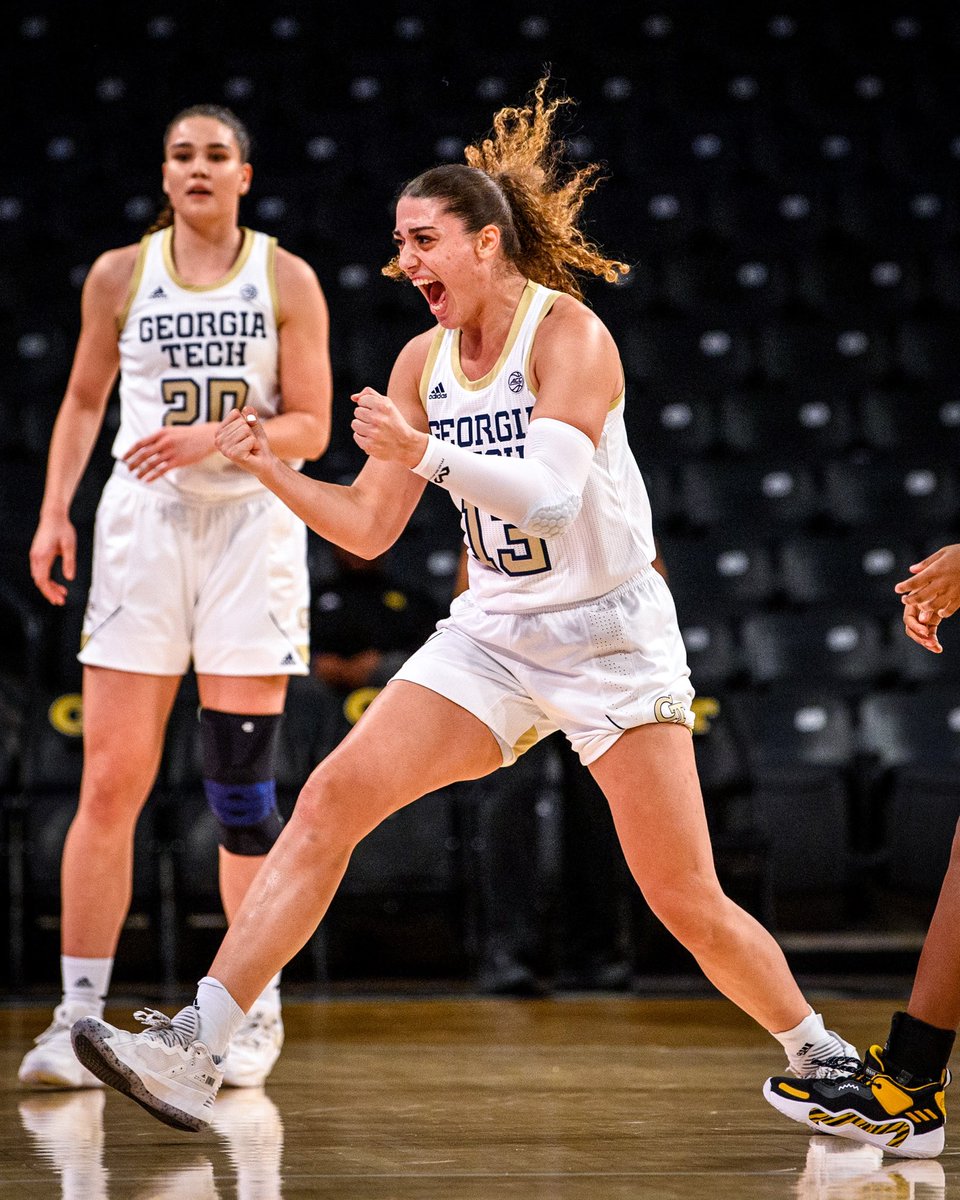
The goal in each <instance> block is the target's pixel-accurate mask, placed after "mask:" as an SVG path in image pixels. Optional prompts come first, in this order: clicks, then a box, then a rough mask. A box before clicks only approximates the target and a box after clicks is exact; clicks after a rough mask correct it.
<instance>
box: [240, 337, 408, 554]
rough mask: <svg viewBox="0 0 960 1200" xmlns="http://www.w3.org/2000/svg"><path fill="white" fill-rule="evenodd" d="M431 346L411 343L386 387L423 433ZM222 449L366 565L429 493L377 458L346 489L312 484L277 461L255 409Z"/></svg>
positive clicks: (242, 419) (242, 417) (396, 534)
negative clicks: (423, 385)
mask: <svg viewBox="0 0 960 1200" xmlns="http://www.w3.org/2000/svg"><path fill="white" fill-rule="evenodd" d="M428 344H429V335H428V336H426V337H424V335H421V336H420V337H419V338H414V340H413V341H412V342H410V343H408V344H407V346H405V347H404V349H403V350H402V351H401V353H400V356H399V357H398V359H397V362H396V365H395V366H394V368H393V371H392V372H391V374H390V382H389V384H388V390H389V392H390V394H391V395H392V396H395V397H396V405H397V408H398V410H399V411H400V412H402V414H403V417H404V420H405V422H406V423H407V424H408V425H409V427H411V428H417V429H420V430H426V428H427V418H426V413H425V412H424V411H423V406H422V405H421V404H420V401H419V396H418V391H417V388H418V384H419V379H420V371H421V370H422V368H423V362H424V359H425V356H426V347H427V345H428ZM251 417H253V421H252V422H251V421H250V418H251ZM217 446H218V448H219V449H220V451H221V453H223V454H224V455H226V457H227V458H229V459H230V460H231V462H235V463H236V464H237V465H238V466H241V467H243V468H244V469H245V470H247V471H250V472H251V474H254V475H256V476H257V478H258V479H259V480H260V481H261V483H263V484H264V486H265V487H267V488H269V489H270V491H272V492H273V493H274V494H275V495H276V496H279V498H280V499H281V500H282V501H283V502H284V504H286V505H287V507H288V508H290V509H292V510H293V512H295V513H296V514H297V516H298V517H300V518H301V519H302V520H303V521H304V522H305V523H306V524H307V525H309V527H310V528H311V529H313V530H314V531H315V532H316V533H318V534H320V536H321V537H324V538H326V539H327V540H328V541H330V542H335V543H336V544H337V545H338V546H343V547H344V548H345V549H347V550H350V551H352V552H353V553H354V554H359V555H360V556H361V557H362V558H375V557H376V556H377V555H378V554H382V553H383V552H384V551H385V550H388V549H389V548H390V546H392V545H393V543H394V542H395V541H396V540H397V538H398V537H399V536H400V534H401V533H402V532H403V529H404V527H405V526H406V524H407V521H408V520H409V519H410V514H411V513H412V512H413V510H414V508H416V505H417V501H418V500H419V499H420V497H421V495H422V494H423V489H424V486H425V482H424V480H422V479H419V478H418V477H417V476H416V475H413V474H412V473H411V472H410V471H408V470H407V469H406V467H404V466H403V465H402V464H400V463H397V462H385V461H380V460H378V459H374V458H371V459H369V460H368V461H367V462H366V463H365V465H364V467H363V469H362V470H361V472H360V473H359V475H358V476H357V478H356V479H355V480H354V482H353V483H352V484H350V485H349V487H343V486H341V485H339V484H333V483H325V482H323V481H322V480H317V479H310V478H309V477H308V476H305V475H303V474H301V473H300V472H299V471H293V470H291V469H290V468H289V467H288V466H287V465H286V464H285V463H284V462H282V461H281V460H280V459H279V458H278V457H277V454H276V452H275V450H274V447H273V443H272V442H269V443H268V441H267V438H266V437H265V435H264V431H263V426H262V425H261V423H260V422H259V421H258V420H256V418H255V414H253V412H252V410H251V409H246V410H244V413H243V414H241V413H238V412H232V413H230V414H229V416H228V417H227V419H226V420H225V421H224V422H223V424H222V425H221V427H220V430H219V432H218V433H217Z"/></svg>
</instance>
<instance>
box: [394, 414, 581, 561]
mask: <svg viewBox="0 0 960 1200" xmlns="http://www.w3.org/2000/svg"><path fill="white" fill-rule="evenodd" d="M524 447H525V448H524V456H523V458H508V457H506V456H502V455H499V454H475V453H474V452H473V451H472V450H465V449H464V448H463V447H462V446H454V445H453V444H452V443H450V442H443V441H441V440H440V439H439V438H436V437H432V436H431V437H430V439H429V441H428V443H427V449H426V452H425V453H424V456H423V458H421V459H420V461H419V462H418V463H417V465H416V466H415V467H414V468H413V470H414V471H415V472H416V474H417V475H422V476H423V477H424V479H429V480H430V481H431V482H432V483H436V484H439V486H440V487H442V488H446V489H447V491H449V492H453V493H455V494H456V495H457V496H462V497H463V498H464V500H467V501H469V502H470V503H471V504H475V505H476V506H477V508H481V509H483V511H484V512H487V513H491V514H492V515H493V516H495V517H500V518H501V520H504V521H509V523H510V524H511V525H515V526H516V527H517V528H518V529H519V530H520V531H521V533H527V534H530V535H531V536H533V537H541V538H549V537H556V535H557V534H558V533H563V531H564V530H565V529H566V528H567V526H568V525H569V524H570V523H571V522H572V521H573V520H574V519H575V518H576V516H577V514H578V513H579V511H580V504H581V499H582V495H583V489H584V485H585V484H586V482H587V475H588V474H589V472H590V464H591V463H592V462H593V455H594V445H593V442H592V441H591V440H590V438H588V437H587V435H586V434H585V433H583V432H582V431H581V430H579V429H575V428H574V427H573V426H572V425H568V424H567V423H566V421H555V420H554V419H553V418H552V417H538V418H537V419H536V420H535V421H531V422H530V428H529V430H528V432H527V437H526V442H525V443H524Z"/></svg>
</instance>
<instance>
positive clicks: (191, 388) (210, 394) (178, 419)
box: [163, 379, 250, 425]
mask: <svg viewBox="0 0 960 1200" xmlns="http://www.w3.org/2000/svg"><path fill="white" fill-rule="evenodd" d="M249 390H250V389H249V387H248V385H247V381H246V380H245V379H208V380H207V397H206V401H207V404H206V407H207V411H206V415H202V414H201V412H200V384H199V383H197V381H196V380H195V379H165V380H164V381H163V402H164V404H166V405H168V406H169V407H168V408H167V411H166V412H165V413H164V415H163V423H164V425H192V424H193V423H194V422H195V421H222V420H223V418H224V417H225V416H226V415H227V413H228V412H229V411H230V409H231V408H243V405H244V402H245V401H246V398H247V392H248V391H249Z"/></svg>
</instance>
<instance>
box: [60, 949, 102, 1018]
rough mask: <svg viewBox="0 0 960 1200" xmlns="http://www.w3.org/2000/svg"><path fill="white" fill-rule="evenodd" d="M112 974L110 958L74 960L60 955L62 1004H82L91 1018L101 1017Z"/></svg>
mask: <svg viewBox="0 0 960 1200" xmlns="http://www.w3.org/2000/svg"><path fill="white" fill-rule="evenodd" d="M112 972H113V959H112V958H75V957H74V956H72V955H69V954H62V955H61V956H60V976H61V979H62V980H63V1002H64V1004H84V1005H87V1006H89V1009H90V1013H91V1015H92V1016H97V1017H100V1016H102V1015H103V1002H104V1000H105V999H106V995H107V989H108V988H109V987H110V975H111V974H112Z"/></svg>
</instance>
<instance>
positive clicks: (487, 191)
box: [383, 75, 630, 300]
mask: <svg viewBox="0 0 960 1200" xmlns="http://www.w3.org/2000/svg"><path fill="white" fill-rule="evenodd" d="M549 82H550V80H549V76H546V75H545V76H544V77H543V78H542V79H541V80H540V81H539V82H538V83H537V86H536V87H535V88H534V90H533V92H532V94H531V96H530V98H529V100H528V101H527V103H526V104H525V105H524V106H523V107H521V108H512V107H511V108H502V109H501V110H500V111H499V112H498V113H497V114H496V116H495V117H494V118H493V127H492V129H491V133H490V136H489V137H486V138H484V139H483V141H481V142H480V144H479V145H476V146H467V147H466V149H465V150H464V157H465V158H466V160H467V165H466V166H464V165H462V164H457V163H451V164H447V165H445V166H440V167H433V168H431V169H430V170H429V171H424V173H423V174H422V175H418V176H417V177H416V178H415V179H411V180H410V182H409V183H407V184H405V185H404V186H403V187H402V188H401V190H400V193H399V195H398V196H397V199H398V201H399V200H401V199H403V198H404V197H405V196H411V197H416V198H422V199H427V198H429V199H439V200H442V201H443V202H444V204H445V207H446V211H447V212H450V213H452V214H453V215H454V216H457V217H459V218H460V219H461V220H462V221H463V222H464V224H465V226H466V228H467V232H468V233H477V232H479V230H481V229H482V228H483V227H484V226H485V225H496V226H498V227H499V229H500V233H501V240H502V245H503V250H504V254H505V255H506V257H507V258H508V259H509V260H510V261H511V262H512V263H513V264H514V266H516V268H517V269H518V270H519V271H520V272H521V273H522V274H523V275H525V276H526V277H527V278H529V279H533V280H534V281H535V282H536V283H542V284H543V285H544V286H545V287H549V288H554V289H556V290H557V291H561V292H567V293H569V294H570V295H572V296H576V298H577V299H578V300H579V299H582V297H583V293H582V291H581V288H580V284H579V282H578V280H577V274H578V273H579V274H586V275H599V276H602V277H603V278H604V279H606V280H607V281H608V282H610V283H612V282H614V280H615V279H616V278H617V276H618V275H626V274H627V272H628V271H629V270H630V268H629V266H628V265H627V264H626V263H623V262H619V261H617V260H616V259H613V258H607V257H606V256H605V255H604V254H603V252H602V251H601V250H600V249H599V248H598V247H597V246H595V245H593V243H592V242H590V241H589V240H588V239H587V237H586V236H585V235H584V233H583V231H582V229H581V228H580V225H579V221H580V214H581V210H582V208H583V203H584V201H585V200H586V198H587V196H589V195H590V193H591V192H592V191H593V190H594V188H595V187H596V186H597V184H598V183H599V182H600V172H601V167H600V166H599V164H597V163H589V164H588V165H586V166H584V167H580V168H577V169H575V170H572V171H566V172H565V171H564V170H563V167H562V161H561V160H562V155H563V146H562V143H560V142H559V141H557V139H556V138H555V136H554V131H553V126H554V119H555V117H556V114H557V111H558V109H560V108H561V107H563V106H564V105H567V104H572V103H573V101H572V100H571V99H570V98H569V97H567V96H560V97H556V98H554V99H552V100H548V99H546V90H547V86H548V84H549ZM383 273H384V275H388V276H389V277H390V278H391V279H403V278H404V275H403V272H402V271H401V270H400V265H399V261H398V260H397V259H396V258H394V259H393V260H392V261H391V262H390V263H388V264H387V266H385V267H384V268H383Z"/></svg>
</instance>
